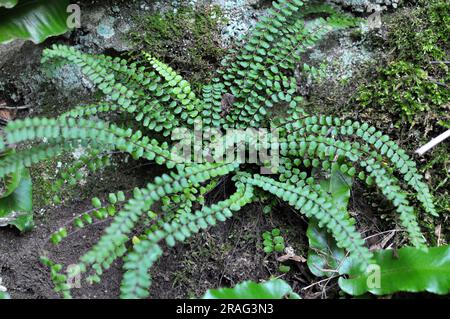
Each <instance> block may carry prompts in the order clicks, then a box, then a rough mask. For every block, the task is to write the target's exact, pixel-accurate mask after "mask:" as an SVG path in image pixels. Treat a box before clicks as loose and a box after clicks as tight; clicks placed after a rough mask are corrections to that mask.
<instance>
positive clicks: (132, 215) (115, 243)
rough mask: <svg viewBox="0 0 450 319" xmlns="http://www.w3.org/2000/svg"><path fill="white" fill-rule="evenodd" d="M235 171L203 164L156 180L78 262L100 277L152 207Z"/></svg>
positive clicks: (121, 251) (233, 167) (129, 202)
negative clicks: (165, 199) (91, 267)
mask: <svg viewBox="0 0 450 319" xmlns="http://www.w3.org/2000/svg"><path fill="white" fill-rule="evenodd" d="M237 168H238V164H235V163H232V164H204V165H198V166H193V167H186V169H185V171H184V172H183V173H181V174H180V175H176V174H171V175H166V174H165V175H162V176H161V177H157V178H155V181H154V183H150V184H148V185H147V187H146V188H143V189H140V190H139V191H136V192H135V194H134V197H133V198H132V199H130V200H129V201H128V202H127V203H126V204H125V205H124V207H123V209H122V210H121V211H120V212H118V213H117V215H116V217H115V218H114V220H113V222H112V223H111V225H110V226H109V227H108V228H107V229H106V230H105V234H104V235H103V236H102V237H101V238H100V240H99V241H98V242H97V244H96V245H95V246H94V247H93V248H92V249H91V250H90V251H88V252H87V253H86V254H85V255H83V256H82V257H81V261H82V262H83V263H84V264H85V265H92V266H95V267H94V270H95V271H96V272H97V275H101V273H102V270H103V269H107V268H108V267H109V266H110V265H111V262H112V261H114V259H116V258H117V257H121V256H122V255H123V254H124V253H125V251H124V250H123V249H122V248H123V245H124V244H125V243H126V242H127V241H128V236H127V235H129V234H130V232H131V231H132V230H133V229H134V226H135V224H136V223H137V222H138V220H139V218H140V217H141V216H142V214H143V213H144V212H146V211H148V210H149V209H150V208H151V206H152V205H153V203H155V202H157V201H159V200H160V199H161V198H162V197H164V196H167V195H170V194H174V193H179V192H182V191H183V190H184V189H185V188H189V187H190V184H193V185H194V186H196V187H198V186H199V184H200V183H202V182H205V181H207V180H209V179H211V178H214V177H217V176H223V175H226V174H228V173H230V172H232V171H234V170H236V169H237Z"/></svg>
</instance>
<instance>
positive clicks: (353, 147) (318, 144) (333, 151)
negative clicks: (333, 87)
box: [280, 135, 425, 247]
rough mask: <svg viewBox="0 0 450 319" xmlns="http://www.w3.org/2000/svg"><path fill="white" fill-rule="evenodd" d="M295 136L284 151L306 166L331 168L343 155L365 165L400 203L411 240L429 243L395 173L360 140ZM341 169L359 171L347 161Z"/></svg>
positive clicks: (398, 209)
mask: <svg viewBox="0 0 450 319" xmlns="http://www.w3.org/2000/svg"><path fill="white" fill-rule="evenodd" d="M295 138H296V136H295V135H289V140H290V141H291V142H289V143H286V142H285V143H281V145H280V146H281V154H282V155H285V156H287V155H288V156H293V157H294V158H302V159H303V164H304V165H305V166H306V167H309V166H313V167H316V168H323V169H325V170H328V169H329V168H330V166H331V167H332V165H338V164H336V162H335V160H336V158H339V157H345V159H347V160H348V161H351V162H353V163H354V164H355V165H359V166H361V167H362V168H363V169H365V170H366V171H367V173H368V174H369V176H371V178H372V179H373V180H375V183H376V185H377V186H378V187H379V189H381V191H382V193H383V194H384V195H385V196H386V197H387V198H388V199H389V200H390V201H391V202H392V203H393V204H394V206H395V207H396V210H397V212H398V213H399V214H400V219H401V221H402V224H403V226H404V227H405V228H406V229H407V230H408V233H409V238H410V240H411V243H412V244H413V245H415V246H419V247H420V246H423V245H424V244H425V240H424V238H423V235H422V233H421V231H420V228H419V225H418V223H417V220H416V216H415V213H414V209H413V208H412V207H411V206H410V205H409V202H408V200H407V198H406V195H405V193H404V192H403V191H402V189H401V187H400V186H399V183H398V180H397V179H396V178H395V177H393V176H391V174H390V173H388V172H387V171H386V170H385V169H384V168H383V167H382V166H381V164H379V163H377V161H376V160H375V159H374V158H373V157H372V158H368V159H366V158H365V157H364V154H363V153H362V152H361V149H360V146H359V144H356V143H352V142H349V141H339V140H335V139H333V138H326V137H323V136H314V135H308V136H306V137H297V139H295ZM293 139H294V141H293ZM340 169H341V171H343V173H347V174H349V175H350V176H355V174H356V170H355V168H352V167H350V168H348V166H347V165H345V164H343V165H342V166H341V167H340Z"/></svg>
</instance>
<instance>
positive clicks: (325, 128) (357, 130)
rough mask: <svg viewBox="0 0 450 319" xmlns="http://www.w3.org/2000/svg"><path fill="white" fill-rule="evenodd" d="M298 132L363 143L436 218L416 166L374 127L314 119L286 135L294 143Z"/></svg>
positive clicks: (293, 126)
mask: <svg viewBox="0 0 450 319" xmlns="http://www.w3.org/2000/svg"><path fill="white" fill-rule="evenodd" d="M296 132H298V134H299V135H304V134H322V135H333V136H343V137H344V136H345V137H352V138H357V139H360V140H362V141H363V142H364V143H365V144H367V145H370V146H371V147H372V149H371V151H372V152H376V154H377V155H379V156H381V157H382V158H383V159H386V160H388V161H389V163H390V164H391V165H393V166H394V167H395V168H396V169H397V172H399V173H400V174H401V175H402V176H403V180H404V181H405V182H406V183H407V184H408V185H409V186H410V187H412V188H413V189H414V190H415V191H416V192H417V198H418V199H419V201H420V202H421V203H422V204H423V207H424V209H425V211H427V212H428V213H429V214H431V215H433V216H437V213H436V209H435V206H434V203H433V197H432V195H431V193H430V190H429V188H428V186H427V185H426V184H425V183H424V182H422V176H421V175H420V174H418V171H417V167H416V164H415V162H414V161H413V160H412V159H411V158H410V157H409V156H408V154H406V152H405V151H404V150H403V149H401V148H400V147H399V146H398V145H397V144H396V143H395V142H393V141H392V140H391V139H390V138H389V136H387V135H384V134H383V133H382V132H380V131H378V130H377V129H376V128H375V127H373V126H370V125H369V124H367V123H362V124H361V123H359V122H354V121H351V120H347V121H345V122H344V123H342V122H341V120H340V119H339V118H335V117H330V116H320V117H317V116H312V117H306V118H303V119H301V120H297V121H294V122H292V123H287V125H286V135H287V136H290V138H291V139H292V138H294V136H297V135H296ZM365 152H367V150H366V151H365Z"/></svg>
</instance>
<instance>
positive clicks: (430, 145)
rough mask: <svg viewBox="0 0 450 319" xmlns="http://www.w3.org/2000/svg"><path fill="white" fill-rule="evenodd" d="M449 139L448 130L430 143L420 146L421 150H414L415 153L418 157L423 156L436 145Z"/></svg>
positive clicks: (449, 132)
mask: <svg viewBox="0 0 450 319" xmlns="http://www.w3.org/2000/svg"><path fill="white" fill-rule="evenodd" d="M449 137H450V130H447V131H446V132H444V133H442V134H441V135H439V136H438V137H435V138H433V139H432V140H431V141H430V142H428V143H427V144H425V145H424V146H422V147H421V148H419V149H417V150H416V153H417V154H419V155H423V154H425V153H426V152H428V151H429V150H430V149H432V148H433V147H435V146H436V145H438V144H440V143H442V142H443V141H444V140H446V139H447V138H449Z"/></svg>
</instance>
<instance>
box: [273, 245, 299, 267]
mask: <svg viewBox="0 0 450 319" xmlns="http://www.w3.org/2000/svg"><path fill="white" fill-rule="evenodd" d="M284 252H285V253H286V254H285V255H283V256H281V257H278V258H277V260H278V261H279V262H284V261H288V260H292V261H296V262H299V263H305V262H306V258H305V257H303V256H298V255H296V254H295V252H294V248H292V247H290V246H289V247H286V248H285V250H284Z"/></svg>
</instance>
